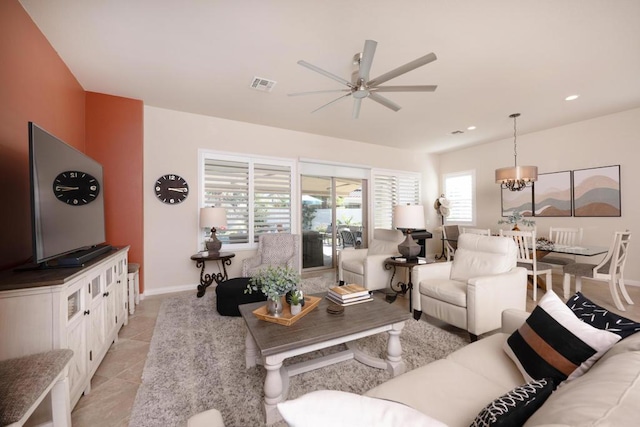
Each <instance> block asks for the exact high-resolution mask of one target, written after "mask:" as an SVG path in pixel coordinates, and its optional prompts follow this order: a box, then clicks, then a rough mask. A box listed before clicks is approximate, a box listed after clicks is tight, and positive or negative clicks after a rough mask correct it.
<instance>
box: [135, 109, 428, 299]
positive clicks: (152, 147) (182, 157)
mask: <svg viewBox="0 0 640 427" xmlns="http://www.w3.org/2000/svg"><path fill="white" fill-rule="evenodd" d="M144 122H145V124H144V185H145V191H144V246H145V248H144V254H145V255H144V267H145V293H146V294H155V293H163V292H172V291H177V290H184V289H185V287H189V288H193V289H195V286H196V284H197V283H198V281H199V270H197V269H196V267H195V262H194V261H191V260H190V259H189V257H190V256H191V255H192V254H194V253H196V252H197V251H198V250H201V249H202V248H201V247H199V244H198V235H199V229H198V209H199V207H200V206H199V197H198V150H199V149H211V150H217V151H223V152H228V153H243V154H254V155H262V156H271V157H282V158H291V159H298V158H305V159H318V160H325V161H326V160H330V161H334V162H344V163H348V164H360V165H367V166H371V167H376V168H384V169H396V170H405V171H412V172H420V171H423V174H424V175H426V176H428V178H429V180H430V181H429V182H427V181H426V176H425V183H426V184H425V185H424V187H429V186H437V183H436V182H435V180H437V172H435V171H430V169H429V168H430V167H431V166H432V165H431V164H430V163H429V164H427V165H426V166H425V162H427V161H429V160H428V156H426V155H416V153H412V152H408V151H405V150H399V149H394V148H389V147H382V146H377V145H371V144H364V143H361V142H356V141H350V140H342V139H336V138H328V137H323V136H319V135H313V134H308V133H302V132H294V131H289V130H284V129H278V128H272V127H267V126H259V125H252V124H248V123H243V122H236V121H231V120H225V119H220V118H215V117H208V116H201V115H196V114H190V113H184V112H178V111H172V110H165V109H160V108H156V107H149V106H145V110H144ZM425 171H427V172H426V173H425ZM167 173H175V174H178V175H181V176H182V177H184V178H185V179H186V180H187V182H188V183H189V189H190V195H189V197H188V198H187V200H185V201H184V202H183V203H181V204H180V205H174V206H169V205H165V204H163V203H161V202H160V201H158V200H157V199H156V198H155V196H154V193H153V184H154V182H155V180H156V179H157V178H158V177H159V176H161V175H164V174H167ZM425 191H426V190H425ZM436 192H437V190H436ZM433 197H435V196H433ZM425 200H428V199H425ZM431 211H432V209H427V214H428V215H429V213H430V212H431ZM432 221H433V219H432ZM432 223H433V222H432ZM224 250H225V248H223V251H224ZM252 254H253V252H252V251H244V252H236V257H235V258H234V259H233V260H232V261H233V262H232V265H231V266H230V267H229V269H228V270H229V275H230V277H236V276H239V275H240V266H241V260H242V259H243V258H246V257H248V256H250V255H252ZM211 270H213V267H209V268H208V269H207V271H211Z"/></svg>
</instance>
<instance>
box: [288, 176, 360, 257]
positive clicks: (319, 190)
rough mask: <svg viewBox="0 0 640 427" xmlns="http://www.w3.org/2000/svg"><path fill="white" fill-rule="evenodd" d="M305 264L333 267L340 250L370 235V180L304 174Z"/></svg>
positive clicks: (303, 249)
mask: <svg viewBox="0 0 640 427" xmlns="http://www.w3.org/2000/svg"><path fill="white" fill-rule="evenodd" d="M300 188H301V194H302V197H301V213H302V215H301V217H302V227H301V229H302V267H303V268H304V269H309V268H317V269H320V268H333V267H335V265H336V259H337V253H338V251H340V250H342V249H344V248H348V247H361V246H363V244H364V242H365V240H366V239H365V237H364V236H366V227H367V224H366V218H367V209H366V206H367V201H366V191H363V189H366V180H363V179H353V178H339V177H326V176H311V175H302V176H301V186H300Z"/></svg>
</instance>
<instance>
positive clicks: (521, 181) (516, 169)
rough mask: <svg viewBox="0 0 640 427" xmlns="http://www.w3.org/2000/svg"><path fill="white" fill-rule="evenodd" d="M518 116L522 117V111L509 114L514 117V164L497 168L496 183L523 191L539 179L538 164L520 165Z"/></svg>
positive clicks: (513, 189)
mask: <svg viewBox="0 0 640 427" xmlns="http://www.w3.org/2000/svg"><path fill="white" fill-rule="evenodd" d="M518 117H520V113H514V114H511V115H510V116H509V118H512V119H513V158H514V165H513V166H511V167H506V168H500V169H496V184H500V187H501V188H504V189H507V190H509V191H522V190H524V189H525V188H526V187H530V186H531V185H532V184H533V182H534V181H536V180H537V179H538V167H537V166H518V151H517V147H518V145H517V139H516V137H517V132H516V130H517V129H516V119H517V118H518Z"/></svg>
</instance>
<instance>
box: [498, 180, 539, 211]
mask: <svg viewBox="0 0 640 427" xmlns="http://www.w3.org/2000/svg"><path fill="white" fill-rule="evenodd" d="M514 211H518V212H520V213H521V214H522V215H523V216H532V215H533V191H532V187H526V188H525V189H524V190H522V191H510V190H508V189H506V188H502V216H509V215H511V214H512V213H513V212H514Z"/></svg>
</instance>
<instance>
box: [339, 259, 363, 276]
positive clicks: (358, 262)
mask: <svg viewBox="0 0 640 427" xmlns="http://www.w3.org/2000/svg"><path fill="white" fill-rule="evenodd" d="M342 269H343V270H346V271H350V272H352V273H356V274H359V275H361V276H362V275H364V262H363V259H362V258H355V259H344V260H342Z"/></svg>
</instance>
